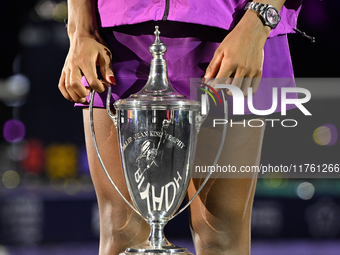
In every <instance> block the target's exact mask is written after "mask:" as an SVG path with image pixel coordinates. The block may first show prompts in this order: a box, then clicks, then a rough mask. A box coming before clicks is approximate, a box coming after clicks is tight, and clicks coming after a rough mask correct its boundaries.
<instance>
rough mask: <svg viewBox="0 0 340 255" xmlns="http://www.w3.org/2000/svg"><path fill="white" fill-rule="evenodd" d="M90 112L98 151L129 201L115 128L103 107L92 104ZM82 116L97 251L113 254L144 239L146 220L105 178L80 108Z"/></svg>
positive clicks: (147, 233)
mask: <svg viewBox="0 0 340 255" xmlns="http://www.w3.org/2000/svg"><path fill="white" fill-rule="evenodd" d="M93 115H94V128H95V133H96V139H97V143H98V147H99V151H100V155H101V157H102V159H103V161H104V164H105V166H106V168H107V170H108V172H109V174H110V176H111V178H112V179H113V180H114V182H115V184H116V185H117V186H118V188H119V190H120V191H121V192H122V193H123V195H124V196H125V197H126V198H128V200H130V201H131V199H130V197H129V194H128V191H127V187H126V184H125V181H124V177H123V172H122V168H121V161H120V155H119V148H118V140H117V132H116V128H115V127H114V125H113V122H112V120H111V119H110V118H109V116H108V114H107V112H106V109H100V108H95V109H94V114H93ZM83 116H84V127H85V139H86V148H87V154H88V159H89V166H90V172H91V177H92V181H93V184H94V187H95V190H96V195H97V200H98V206H99V215H100V248H99V255H115V254H119V253H120V252H123V251H124V250H125V249H126V248H127V247H131V246H133V245H136V244H139V243H141V242H143V241H145V240H146V239H147V237H148V235H149V233H150V230H149V226H148V224H147V223H146V222H145V221H144V220H143V219H142V218H141V217H140V216H138V215H137V214H136V213H135V212H133V211H132V210H131V208H130V207H129V206H128V205H126V203H125V202H124V201H123V199H122V198H121V197H120V196H119V195H118V193H117V192H116V190H115V189H114V187H113V186H112V185H111V183H110V182H109V180H108V179H107V177H106V175H105V173H104V171H103V169H102V167H101V165H100V163H99V161H98V158H97V156H96V153H95V151H94V147H93V143H92V138H91V132H90V124H89V110H88V109H84V110H83Z"/></svg>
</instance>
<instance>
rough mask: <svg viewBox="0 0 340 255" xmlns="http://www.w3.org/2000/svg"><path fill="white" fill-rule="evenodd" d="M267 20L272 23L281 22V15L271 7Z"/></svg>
mask: <svg viewBox="0 0 340 255" xmlns="http://www.w3.org/2000/svg"><path fill="white" fill-rule="evenodd" d="M267 20H268V21H269V22H270V23H271V24H277V23H279V21H280V20H279V15H278V14H277V12H276V11H275V10H274V9H272V8H269V9H268V10H267Z"/></svg>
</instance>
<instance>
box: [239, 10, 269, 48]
mask: <svg viewBox="0 0 340 255" xmlns="http://www.w3.org/2000/svg"><path fill="white" fill-rule="evenodd" d="M237 26H239V27H241V28H242V29H245V30H247V32H248V33H251V34H252V35H253V36H255V37H256V38H257V39H258V40H260V41H262V42H263V43H264V42H265V41H266V40H267V38H268V36H269V34H270V32H271V28H270V27H269V26H266V25H264V24H263V22H262V21H261V19H260V18H259V14H258V12H256V11H253V10H247V11H246V13H245V14H244V15H243V18H242V19H241V20H240V22H239V23H238V25H237Z"/></svg>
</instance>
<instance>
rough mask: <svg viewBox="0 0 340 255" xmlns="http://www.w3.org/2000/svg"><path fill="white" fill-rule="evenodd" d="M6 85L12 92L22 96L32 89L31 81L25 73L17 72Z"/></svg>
mask: <svg viewBox="0 0 340 255" xmlns="http://www.w3.org/2000/svg"><path fill="white" fill-rule="evenodd" d="M6 86H7V89H8V91H9V92H11V94H13V95H16V96H19V97H22V96H25V95H27V93H28V92H29V90H30V81H29V79H28V78H27V77H26V76H25V75H23V74H15V75H12V76H11V77H9V78H8V79H7V80H6Z"/></svg>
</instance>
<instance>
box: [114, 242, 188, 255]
mask: <svg viewBox="0 0 340 255" xmlns="http://www.w3.org/2000/svg"><path fill="white" fill-rule="evenodd" d="M167 254H171V255H193V254H192V253H190V252H189V251H188V250H187V249H186V248H182V247H178V246H176V245H173V244H170V243H169V245H163V246H160V247H152V246H150V245H145V244H141V245H138V246H134V247H131V248H127V249H126V250H125V252H123V253H120V254H119V255H167Z"/></svg>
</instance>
